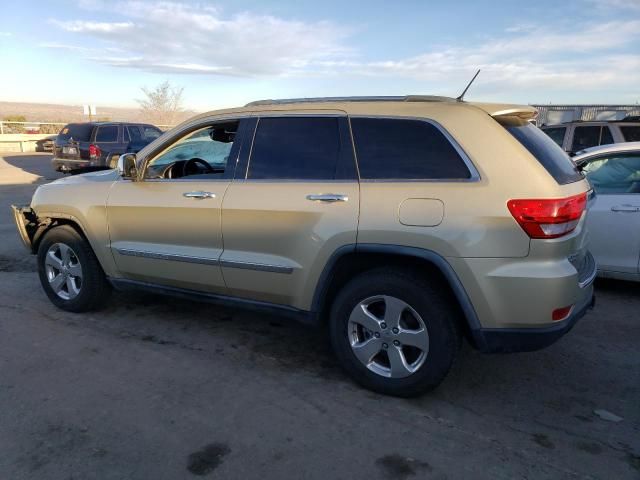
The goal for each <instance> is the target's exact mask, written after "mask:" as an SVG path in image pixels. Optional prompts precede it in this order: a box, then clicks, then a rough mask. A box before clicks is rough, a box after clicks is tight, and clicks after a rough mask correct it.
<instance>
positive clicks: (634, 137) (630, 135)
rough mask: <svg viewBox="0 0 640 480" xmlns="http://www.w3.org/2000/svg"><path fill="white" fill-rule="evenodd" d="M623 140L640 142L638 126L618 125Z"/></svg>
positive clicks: (639, 128)
mask: <svg viewBox="0 0 640 480" xmlns="http://www.w3.org/2000/svg"><path fill="white" fill-rule="evenodd" d="M620 131H621V132H622V136H623V137H624V141H625V142H640V126H628V127H620Z"/></svg>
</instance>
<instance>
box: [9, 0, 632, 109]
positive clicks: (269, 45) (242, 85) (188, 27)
mask: <svg viewBox="0 0 640 480" xmlns="http://www.w3.org/2000/svg"><path fill="white" fill-rule="evenodd" d="M0 66H1V68H0V100H2V101H19V102H45V103H62V104H71V105H81V104H95V105H108V106H122V107H134V106H136V105H137V103H136V99H139V98H141V97H142V92H141V90H140V89H141V87H143V86H146V87H151V88H152V87H154V86H155V85H158V84H160V83H161V82H163V81H165V80H168V81H169V82H171V84H173V85H175V86H180V87H184V106H185V107H186V108H188V109H192V110H195V111H204V110H210V109H215V108H224V107H231V106H238V105H243V104H245V103H247V102H249V101H252V100H256V99H265V98H296V97H310V96H340V95H406V94H423V95H447V96H457V95H458V94H459V93H460V92H461V91H462V89H463V88H464V86H465V84H466V83H467V82H468V81H469V80H470V79H471V77H472V76H473V74H474V73H475V71H476V70H477V69H478V68H479V69H481V70H482V71H481V73H480V76H479V77H478V79H477V80H476V82H475V84H474V85H473V86H472V87H471V89H470V90H469V93H468V95H467V99H469V100H484V101H497V102H512V103H534V104H545V103H623V104H629V103H632V104H635V103H637V102H638V101H640V0H552V1H549V0H536V1H522V0H511V1H502V0H493V1H491V0H472V1H467V0H460V1H449V2H442V1H432V0H422V1H409V0H396V1H394V2H390V1H378V0H369V1H355V0H353V1H349V0H320V1H318V0H316V1H305V0H278V1H274V0H270V1H269V0H262V1H260V0H234V1H233V2H221V1H220V2H219V1H211V2H206V1H190V0H172V1H148V0H135V1H125V0H106V1H105V0H46V1H45V0H30V1H27V2H15V1H9V0H3V1H2V3H0Z"/></svg>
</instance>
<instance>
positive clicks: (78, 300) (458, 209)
mask: <svg viewBox="0 0 640 480" xmlns="http://www.w3.org/2000/svg"><path fill="white" fill-rule="evenodd" d="M535 113H536V111H535V109H533V108H532V107H528V106H518V105H500V104H484V103H466V102H460V101H456V100H454V99H443V98H441V97H399V98H398V97H392V98H389V99H384V98H382V99H381V98H377V99H375V98H372V99H367V98H355V99H349V98H345V99H330V100H327V99H325V100H323V99H319V100H313V101H311V100H305V101H302V100H292V101H262V102H257V103H251V104H249V105H247V106H246V107H244V108H238V109H231V110H225V111H221V112H210V113H206V114H202V115H199V116H197V117H195V118H192V119H191V120H188V121H187V122H185V123H183V124H181V125H180V126H178V127H176V128H174V129H173V130H171V131H170V132H168V133H166V134H165V135H163V136H162V137H160V138H159V139H156V140H155V141H154V142H153V143H151V144H150V145H148V146H147V147H145V148H143V149H142V150H141V151H140V152H139V153H138V155H133V154H127V155H123V156H121V157H120V159H119V164H118V169H117V170H111V171H104V172H93V173H87V174H84V175H77V176H74V177H67V178H63V179H61V180H57V181H55V182H53V183H51V184H48V185H43V186H40V187H39V188H38V190H37V191H36V193H35V195H34V197H33V199H32V201H31V205H30V206H23V207H14V212H15V218H16V222H17V226H18V230H19V232H20V235H21V237H22V239H23V241H24V243H25V245H26V246H27V248H29V249H30V251H31V252H32V253H35V254H37V256H38V257H37V258H38V266H39V267H38V268H39V275H40V280H41V283H42V286H43V288H44V291H45V293H46V294H47V295H48V297H49V299H50V300H51V301H52V302H53V304H54V305H56V306H58V307H59V308H62V309H65V310H69V311H73V312H84V311H87V310H90V309H94V308H97V307H99V306H101V305H103V304H104V303H105V301H106V300H107V297H108V293H109V291H110V290H111V287H112V286H113V287H116V288H118V289H125V288H134V289H136V288H137V289H143V290H148V291H155V292H159V293H161V294H166V295H176V294H177V295H182V296H187V297H189V298H193V299H198V300H209V301H212V302H218V303H222V304H227V305H244V306H247V307H251V308H254V309H258V310H262V311H268V312H272V313H273V312H275V313H279V314H281V315H285V316H290V317H293V318H296V319H298V320H301V321H304V322H307V323H311V324H315V325H317V324H327V325H328V328H329V331H330V338H331V343H332V345H333V349H334V351H335V353H336V355H337V357H338V359H339V361H340V363H341V364H342V366H343V367H344V368H345V370H346V371H347V372H348V373H349V374H350V375H351V376H352V377H353V378H354V379H355V380H356V381H358V382H360V383H361V384H362V385H364V386H366V387H367V388H371V389H373V390H376V391H378V392H383V393H387V394H393V395H401V396H409V395H415V394H418V393H420V392H424V391H426V390H429V389H431V388H434V387H435V386H436V385H438V384H439V383H440V382H441V381H442V380H443V378H444V377H445V375H446V374H447V372H448V371H449V368H450V367H451V365H452V363H453V361H454V359H455V358H456V355H457V352H458V349H459V346H460V342H461V339H462V338H463V337H466V338H467V339H468V340H469V341H470V342H471V344H472V345H473V346H474V347H476V348H478V349H479V350H481V351H485V352H512V351H528V350H535V349H539V348H542V347H545V346H547V345H549V344H551V343H553V342H554V341H555V340H557V339H558V338H560V337H561V336H562V335H563V334H564V333H566V332H567V331H569V330H570V329H571V328H572V326H573V325H574V324H575V322H576V321H577V320H578V319H579V318H580V317H582V316H583V315H584V313H585V311H586V310H587V309H588V308H589V307H590V306H591V305H592V302H593V287H592V281H593V279H594V277H595V272H596V271H595V263H594V261H593V257H592V256H591V254H590V253H589V251H588V249H587V237H586V235H585V221H584V217H585V209H586V208H587V197H588V192H589V188H590V187H589V184H588V182H587V181H586V179H585V178H584V177H583V176H582V175H581V174H580V172H578V170H577V169H576V167H575V165H574V164H573V163H572V162H571V161H570V160H569V157H567V155H566V154H565V153H564V152H563V151H562V150H561V149H560V148H559V147H558V146H557V145H556V144H555V143H553V141H551V140H550V139H549V137H547V136H546V135H545V134H543V133H542V132H541V131H540V130H539V129H538V128H537V127H535V126H533V125H531V124H530V123H529V122H528V119H530V118H532V117H533V116H534V115H535ZM223 238H224V242H223Z"/></svg>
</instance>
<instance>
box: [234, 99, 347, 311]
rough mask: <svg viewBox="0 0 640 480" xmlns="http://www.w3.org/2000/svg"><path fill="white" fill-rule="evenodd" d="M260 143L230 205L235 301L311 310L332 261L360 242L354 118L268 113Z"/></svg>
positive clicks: (246, 156)
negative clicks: (347, 246)
mask: <svg viewBox="0 0 640 480" xmlns="http://www.w3.org/2000/svg"><path fill="white" fill-rule="evenodd" d="M325 112H326V111H325ZM253 138H254V140H253V145H252V148H251V149H250V150H249V149H245V148H243V151H242V154H241V157H240V162H239V165H238V168H237V169H236V177H235V179H234V181H233V183H232V184H231V185H230V187H229V189H228V191H227V194H226V196H225V198H224V203H223V206H222V226H223V227H222V228H223V233H224V252H223V254H222V257H221V265H222V272H223V275H224V279H225V282H226V284H227V287H228V288H229V292H230V293H231V294H232V295H234V296H237V297H244V298H249V299H253V300H260V301H266V302H270V303H276V304H285V305H291V306H293V307H296V308H299V309H305V310H308V309H309V307H310V305H311V301H312V298H311V297H312V294H313V287H315V285H316V282H317V280H318V278H319V276H320V274H321V272H322V270H323V268H324V266H325V265H326V264H327V262H328V260H329V258H330V257H331V255H332V254H333V253H334V252H335V250H336V249H338V248H339V247H341V246H343V245H345V244H351V245H353V244H355V242H356V232H357V226H358V211H359V186H358V181H357V175H356V168H355V162H354V158H353V148H352V145H351V139H350V135H349V127H348V122H347V117H346V115H345V114H344V113H343V112H335V113H332V112H330V111H329V112H326V113H324V114H318V113H314V112H311V113H308V114H305V115H286V114H285V115H283V114H282V113H274V114H273V115H269V114H268V113H266V114H265V113H263V114H261V115H260V118H259V119H257V126H256V128H255V133H254V134H253Z"/></svg>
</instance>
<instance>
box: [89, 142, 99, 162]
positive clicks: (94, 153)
mask: <svg viewBox="0 0 640 480" xmlns="http://www.w3.org/2000/svg"><path fill="white" fill-rule="evenodd" d="M101 154H102V152H101V151H100V147H99V146H97V145H89V158H90V159H91V160H96V159H98V158H100V155H101Z"/></svg>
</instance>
